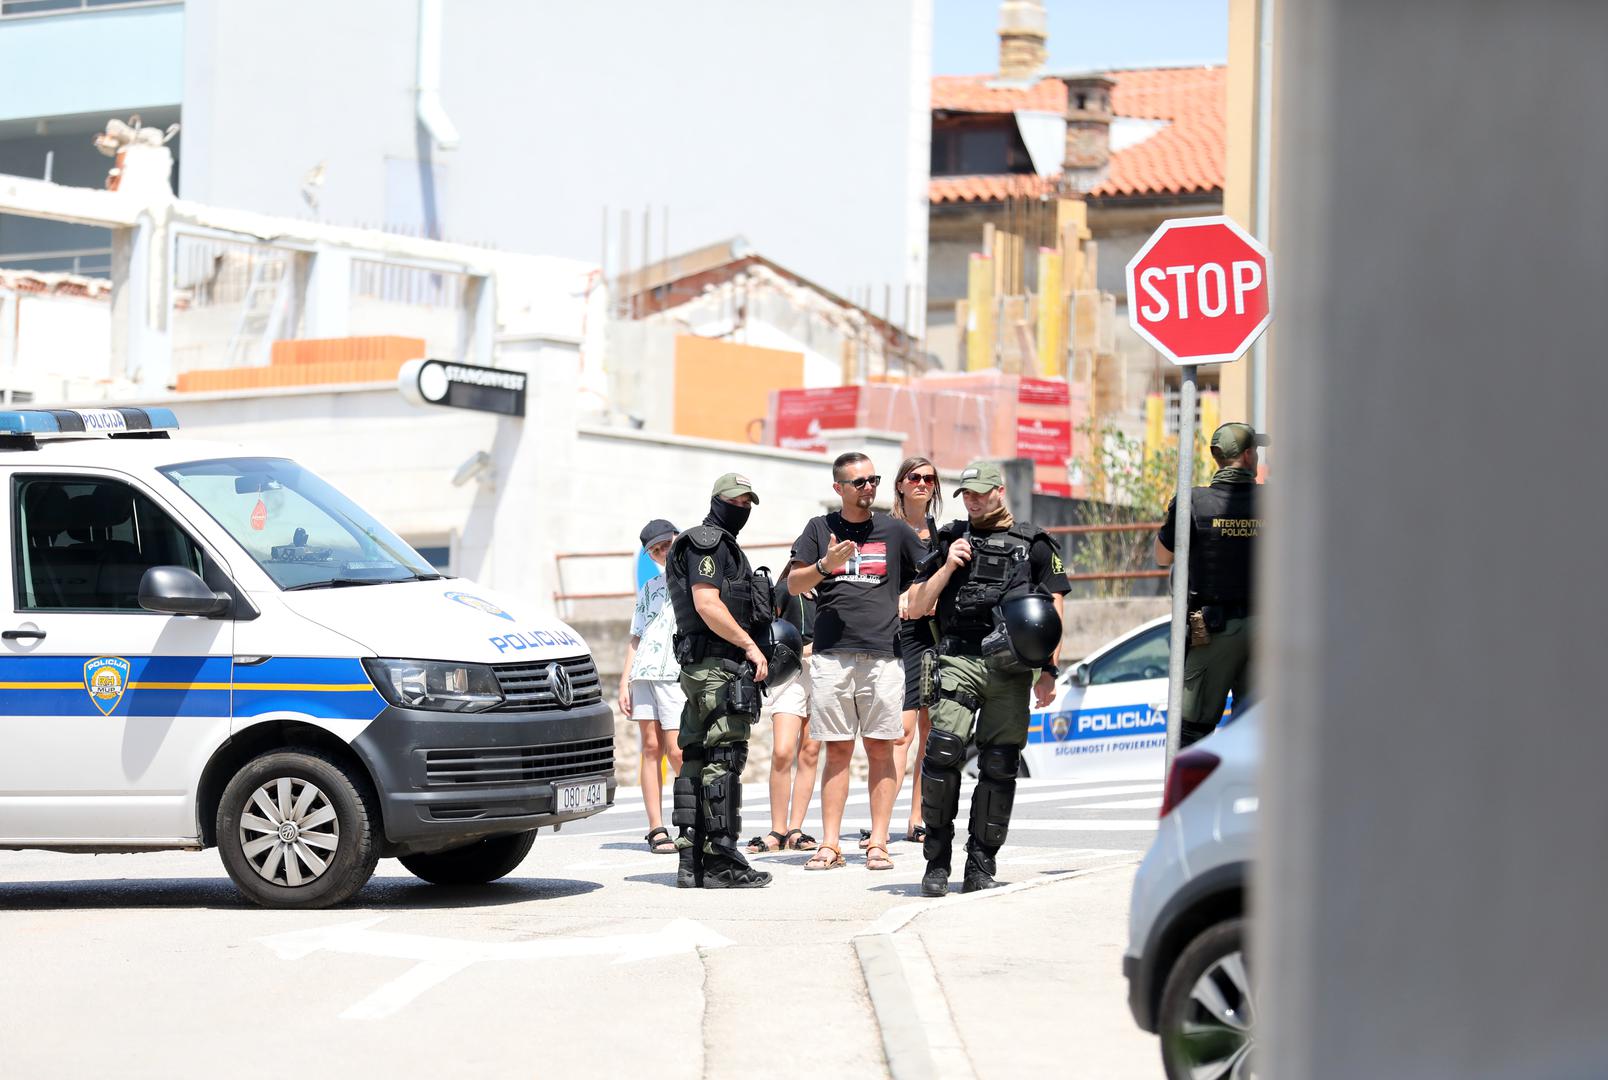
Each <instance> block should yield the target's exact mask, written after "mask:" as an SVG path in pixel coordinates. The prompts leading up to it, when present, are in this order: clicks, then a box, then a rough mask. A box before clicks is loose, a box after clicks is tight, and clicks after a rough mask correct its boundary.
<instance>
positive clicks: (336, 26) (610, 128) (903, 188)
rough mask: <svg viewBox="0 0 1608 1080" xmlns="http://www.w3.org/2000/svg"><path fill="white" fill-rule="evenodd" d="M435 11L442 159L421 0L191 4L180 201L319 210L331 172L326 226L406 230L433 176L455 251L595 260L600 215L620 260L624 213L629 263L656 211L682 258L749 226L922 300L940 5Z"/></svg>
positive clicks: (810, 267) (804, 254) (809, 267)
mask: <svg viewBox="0 0 1608 1080" xmlns="http://www.w3.org/2000/svg"><path fill="white" fill-rule="evenodd" d="M443 19H444V33H443V42H442V65H441V66H442V82H441V93H442V99H443V101H444V104H445V107H446V110H447V113H448V114H449V115H450V116H451V119H452V121H453V123H454V124H455V125H456V126H457V128H458V130H459V132H460V133H461V136H462V142H461V145H460V146H459V147H458V148H457V149H456V150H451V151H440V150H432V149H431V148H430V147H428V146H427V145H425V144H424V143H422V142H421V140H420V137H419V129H418V127H417V125H416V123H415V119H414V116H415V113H414V95H413V92H412V88H413V87H414V85H415V83H416V79H415V74H414V64H415V55H416V37H417V5H416V4H415V3H408V2H404V0H350V2H343V3H340V4H330V3H326V2H322V0H281V2H278V3H274V4H240V3H228V2H225V0H190V2H189V3H187V4H186V5H185V58H186V59H185V70H186V78H185V93H184V123H185V131H186V138H187V140H188V150H189V153H190V154H191V155H192V157H191V158H189V159H187V161H186V169H185V175H184V184H183V192H182V193H183V195H184V197H186V198H192V199H197V200H200V201H204V202H210V203H214V204H218V205H225V206H240V207H245V208H249V209H254V210H261V211H265V212H270V213H280V214H303V213H308V212H310V211H308V209H307V208H306V207H305V206H304V204H303V203H302V201H301V195H300V193H299V188H300V182H301V177H302V176H303V174H304V173H306V172H307V170H309V169H311V168H312V167H313V166H315V165H317V164H318V163H319V162H321V161H322V162H327V163H328V171H327V176H326V181H325V184H324V187H323V190H322V192H321V206H320V209H319V210H318V213H319V214H321V215H322V216H323V217H324V218H325V219H326V220H331V221H337V222H341V223H353V222H369V223H376V224H377V223H383V222H384V221H385V219H386V218H387V216H395V215H398V214H402V215H404V216H406V215H409V214H412V215H413V216H415V217H417V213H416V210H413V209H410V207H415V208H416V206H417V204H418V199H419V194H420V185H421V182H422V180H423V178H424V177H426V176H429V177H430V178H431V179H432V182H433V183H435V184H436V185H438V200H439V222H440V225H441V227H442V228H443V229H444V231H445V234H446V235H447V236H448V237H449V238H453V239H460V240H468V241H475V242H485V243H491V244H495V245H497V246H499V247H502V248H506V249H509V250H516V251H529V252H540V253H544V254H560V255H568V256H570V257H574V258H585V259H590V260H593V261H596V260H597V259H599V257H600V246H601V240H602V237H601V228H602V212H603V209H604V208H605V207H611V208H612V209H613V214H614V217H613V219H612V220H611V221H610V226H609V227H610V229H611V233H612V237H613V239H612V242H611V244H610V250H609V255H608V258H609V260H610V262H611V263H612V262H615V261H617V253H618V250H619V236H618V227H619V222H618V214H619V211H620V210H621V209H629V210H630V211H631V212H632V214H633V229H632V234H631V237H630V247H631V260H632V262H633V264H640V262H641V258H642V254H641V249H642V223H641V214H642V210H643V208H644V207H645V206H648V205H650V204H651V205H652V206H654V207H655V211H654V213H655V223H654V225H653V228H652V230H651V233H650V243H651V245H652V248H653V251H654V253H655V255H654V257H655V258H657V257H659V253H660V249H661V246H662V239H661V235H662V234H661V228H660V224H659V217H658V214H659V211H658V209H657V208H658V207H661V206H663V205H666V204H668V205H669V207H670V212H671V220H670V243H671V247H672V248H673V249H675V250H681V251H685V250H688V249H691V248H695V247H698V246H700V245H703V244H707V243H711V242H714V241H718V240H722V239H725V238H727V237H730V236H733V235H737V234H742V235H745V236H747V238H748V239H749V240H750V241H751V242H752V244H753V245H754V246H755V248H756V249H757V250H759V251H762V252H764V253H765V254H766V255H767V256H769V257H771V258H773V259H775V260H776V261H778V262H780V263H782V264H783V265H785V266H788V267H789V268H791V269H793V270H796V271H798V272H799V273H802V274H804V275H806V276H808V277H811V278H813V279H815V280H818V281H820V282H821V283H822V284H824V285H827V286H828V287H830V288H833V289H836V290H839V291H843V292H847V291H848V290H850V289H851V288H854V287H858V286H863V285H867V284H870V285H874V286H875V288H874V292H873V295H874V296H876V297H880V296H881V295H882V285H883V284H884V283H889V284H891V285H892V286H893V291H894V296H895V305H896V311H897V308H898V306H899V305H901V304H902V299H903V295H904V286H905V284H906V283H907V282H908V283H909V284H911V285H912V286H914V287H921V288H924V287H925V284H926V242H927V233H926V220H927V219H926V214H927V205H926V181H927V166H928V154H929V151H928V123H929V121H928V100H929V96H928V83H929V80H930V66H931V64H930V48H931V37H930V33H931V30H930V19H931V0H883V2H879V3H876V4H866V3H863V2H861V0H818V2H816V3H812V4H809V5H798V4H754V3H750V2H748V0H701V2H699V3H696V4H661V3H652V2H649V0H587V2H586V3H562V4H557V3H540V4H535V3H524V2H519V0H451V2H450V3H447V4H446V5H445V7H444V16H443ZM431 170H433V171H431ZM410 200H411V202H410ZM388 204H389V209H388ZM418 223H422V222H417V221H415V222H409V224H418ZM611 269H617V267H613V268H611ZM920 295H921V294H920V293H919V292H918V293H917V294H916V296H917V298H918V300H919V297H920ZM877 303H879V304H880V299H879V300H877ZM918 311H924V306H920V307H918Z"/></svg>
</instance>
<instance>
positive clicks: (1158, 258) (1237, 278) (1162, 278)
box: [1128, 217, 1273, 365]
mask: <svg viewBox="0 0 1608 1080" xmlns="http://www.w3.org/2000/svg"><path fill="white" fill-rule="evenodd" d="M1272 278H1273V259H1272V256H1271V255H1269V254H1268V251H1267V249H1266V248H1264V247H1263V246H1262V245H1261V244H1259V243H1258V242H1257V241H1256V238H1255V237H1253V236H1252V235H1251V234H1250V233H1248V232H1246V231H1245V230H1244V229H1242V228H1240V227H1239V226H1238V225H1236V224H1234V222H1232V221H1230V220H1229V219H1228V218H1226V217H1198V218H1175V219H1173V220H1171V221H1164V222H1162V223H1161V228H1159V229H1157V230H1156V231H1155V233H1154V234H1153V235H1152V236H1151V237H1150V239H1149V240H1148V241H1147V242H1146V243H1145V246H1144V247H1142V248H1140V249H1139V254H1137V255H1135V256H1134V257H1133V260H1132V261H1131V262H1129V263H1128V322H1129V323H1130V324H1131V325H1132V326H1133V328H1134V330H1135V332H1137V333H1138V334H1139V336H1140V337H1142V338H1144V339H1145V340H1146V341H1148V342H1150V344H1152V345H1154V346H1155V347H1156V348H1157V349H1158V350H1160V352H1161V354H1162V355H1163V356H1165V357H1167V359H1169V360H1171V361H1172V362H1173V363H1175V364H1181V365H1188V364H1223V363H1227V362H1228V361H1230V360H1235V359H1238V358H1239V355H1240V354H1241V353H1243V352H1244V351H1245V350H1246V349H1247V348H1249V347H1250V344H1251V342H1253V341H1255V340H1256V338H1257V335H1259V334H1261V332H1262V331H1263V330H1266V329H1267V324H1268V323H1269V322H1271V321H1272V320H1273V302H1272V288H1271V286H1272Z"/></svg>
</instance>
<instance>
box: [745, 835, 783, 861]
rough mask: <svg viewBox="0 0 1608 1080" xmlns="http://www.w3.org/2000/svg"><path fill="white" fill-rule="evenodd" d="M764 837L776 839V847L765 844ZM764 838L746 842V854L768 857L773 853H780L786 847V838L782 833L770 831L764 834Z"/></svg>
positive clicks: (755, 838)
mask: <svg viewBox="0 0 1608 1080" xmlns="http://www.w3.org/2000/svg"><path fill="white" fill-rule="evenodd" d="M765 836H774V837H776V846H775V847H771V846H770V845H769V844H767V843H765ZM765 836H756V837H754V838H753V839H752V840H750V841H748V854H750V855H768V854H770V853H771V852H773V851H781V850H782V849H783V848H785V847H786V846H787V837H786V836H785V835H783V834H782V833H779V832H777V831H776V830H775V829H772V830H771V831H770V832H768V833H766V834H765Z"/></svg>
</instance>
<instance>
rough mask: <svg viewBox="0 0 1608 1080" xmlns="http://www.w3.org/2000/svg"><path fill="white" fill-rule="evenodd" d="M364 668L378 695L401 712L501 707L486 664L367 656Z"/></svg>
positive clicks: (490, 671)
mask: <svg viewBox="0 0 1608 1080" xmlns="http://www.w3.org/2000/svg"><path fill="white" fill-rule="evenodd" d="M363 667H364V668H366V669H367V670H368V674H369V678H370V679H372V680H373V681H374V687H375V689H377V690H378V691H379V692H380V696H381V697H383V698H385V700H386V701H389V702H390V703H391V704H392V705H398V706H401V707H402V708H404V709H435V710H438V711H440V712H482V711H484V710H486V709H489V708H491V707H492V706H494V705H500V704H502V700H503V694H502V688H501V687H499V686H498V685H497V676H496V674H495V673H494V672H493V671H492V670H491V668H489V667H487V666H486V665H485V664H457V663H450V662H444V661H440V660H380V659H376V658H374V657H368V658H366V659H364V661H363Z"/></svg>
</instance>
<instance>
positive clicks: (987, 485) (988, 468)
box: [955, 461, 1005, 498]
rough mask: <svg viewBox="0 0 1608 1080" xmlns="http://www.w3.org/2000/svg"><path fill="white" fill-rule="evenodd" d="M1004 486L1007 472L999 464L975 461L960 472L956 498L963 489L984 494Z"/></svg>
mask: <svg viewBox="0 0 1608 1080" xmlns="http://www.w3.org/2000/svg"><path fill="white" fill-rule="evenodd" d="M1004 486H1005V473H1004V472H1003V471H1002V470H1001V469H1000V467H999V465H998V464H996V463H995V462H992V461H974V462H972V463H971V464H970V465H968V466H966V471H965V472H962V473H961V474H960V486H959V487H958V488H956V489H955V498H959V497H960V493H961V492H962V491H975V492H977V493H978V494H983V493H985V492H989V491H993V490H994V489H995V488H997V487H1004Z"/></svg>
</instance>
